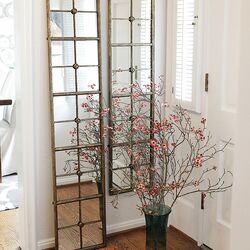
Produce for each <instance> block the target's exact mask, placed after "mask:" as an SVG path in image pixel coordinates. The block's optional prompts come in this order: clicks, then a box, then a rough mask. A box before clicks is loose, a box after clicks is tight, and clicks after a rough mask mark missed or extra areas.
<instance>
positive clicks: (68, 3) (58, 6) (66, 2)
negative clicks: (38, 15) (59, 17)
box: [50, 0, 73, 10]
mask: <svg viewBox="0 0 250 250" xmlns="http://www.w3.org/2000/svg"><path fill="white" fill-rule="evenodd" d="M72 8H73V6H72V0H50V9H51V10H71V9H72Z"/></svg>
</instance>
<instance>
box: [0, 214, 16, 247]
mask: <svg viewBox="0 0 250 250" xmlns="http://www.w3.org/2000/svg"><path fill="white" fill-rule="evenodd" d="M17 227H18V209H14V210H8V211H2V212H0V250H15V249H18V247H19V243H18V240H17V239H18V235H17Z"/></svg>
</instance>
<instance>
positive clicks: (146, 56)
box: [140, 0, 151, 89]
mask: <svg viewBox="0 0 250 250" xmlns="http://www.w3.org/2000/svg"><path fill="white" fill-rule="evenodd" d="M150 12H151V1H148V0H141V18H142V19H145V20H146V19H147V18H148V17H149V16H150ZM140 36H141V42H142V43H147V42H149V41H150V37H151V22H148V21H144V22H143V21H142V22H141V34H140ZM150 61H151V53H150V50H149V48H148V47H145V46H144V47H141V67H140V68H141V69H144V70H141V71H140V74H141V79H140V84H141V88H142V89H144V88H145V86H144V85H145V84H147V83H148V78H149V73H148V72H149V71H148V68H149V65H148V64H149V62H150ZM150 68H151V65H150ZM145 69H147V70H145Z"/></svg>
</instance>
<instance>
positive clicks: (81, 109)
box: [78, 95, 100, 119]
mask: <svg viewBox="0 0 250 250" xmlns="http://www.w3.org/2000/svg"><path fill="white" fill-rule="evenodd" d="M99 116H100V105H99V95H82V96H78V117H79V118H80V119H89V118H99Z"/></svg>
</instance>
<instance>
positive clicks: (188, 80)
mask: <svg viewBox="0 0 250 250" xmlns="http://www.w3.org/2000/svg"><path fill="white" fill-rule="evenodd" d="M194 16H195V0H177V13H176V73H175V98H176V99H177V100H180V101H184V102H190V103H191V102H192V101H193V81H194V77H193V65H194V38H195V31H194V27H195V26H194V25H195V23H194Z"/></svg>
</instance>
